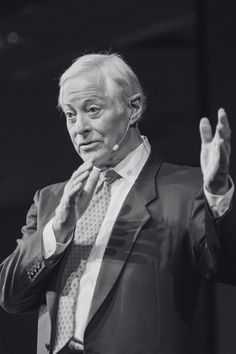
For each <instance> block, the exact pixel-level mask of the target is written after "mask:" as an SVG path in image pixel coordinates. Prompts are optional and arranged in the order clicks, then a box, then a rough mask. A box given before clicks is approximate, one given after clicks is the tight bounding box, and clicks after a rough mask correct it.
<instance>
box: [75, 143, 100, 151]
mask: <svg viewBox="0 0 236 354" xmlns="http://www.w3.org/2000/svg"><path fill="white" fill-rule="evenodd" d="M98 144H99V141H88V142H84V143H81V144H79V149H82V150H89V149H93V148H94V147H96V146H97V145H98Z"/></svg>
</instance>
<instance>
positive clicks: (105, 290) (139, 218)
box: [87, 152, 161, 325]
mask: <svg viewBox="0 0 236 354" xmlns="http://www.w3.org/2000/svg"><path fill="white" fill-rule="evenodd" d="M160 166H161V159H160V158H159V157H158V155H157V154H156V153H155V152H151V154H150V157H149V159H148V161H147V162H146V164H145V166H144V168H143V170H142V171H141V173H140V175H139V177H138V179H137V181H136V182H135V184H134V186H133V187H132V188H131V190H130V192H129V194H128V196H127V197H126V199H125V202H124V204H123V206H122V208H121V211H120V213H119V215H118V218H117V220H116V222H115V224H114V227H113V230H112V233H111V236H110V239H109V242H108V245H107V248H106V251H105V254H104V257H103V261H102V265H101V269H100V272H99V276H98V280H97V284H96V288H95V292H94V296H93V301H92V304H91V308H90V312H89V316H88V320H87V325H88V324H89V322H90V321H91V320H92V318H93V317H94V315H95V314H96V312H97V311H98V309H99V308H100V307H101V305H102V304H103V302H104V301H105V299H106V298H107V296H108V295H109V293H110V291H111V290H112V288H113V287H114V285H115V284H116V282H117V280H118V279H119V277H120V275H121V274H122V269H123V268H124V267H125V264H126V262H127V260H128V257H129V255H130V253H131V251H132V248H133V246H134V244H135V241H136V239H137V236H138V234H139V232H140V230H141V229H142V228H143V227H144V225H145V224H146V223H147V222H148V220H149V219H150V213H149V211H148V205H149V204H150V203H151V202H152V201H153V200H156V199H157V191H156V176H157V174H158V171H159V168H160Z"/></svg>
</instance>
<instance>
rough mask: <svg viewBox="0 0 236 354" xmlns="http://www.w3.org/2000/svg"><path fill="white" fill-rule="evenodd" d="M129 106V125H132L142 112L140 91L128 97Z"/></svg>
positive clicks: (136, 121)
mask: <svg viewBox="0 0 236 354" xmlns="http://www.w3.org/2000/svg"><path fill="white" fill-rule="evenodd" d="M129 106H130V109H131V115H130V123H129V125H130V126H134V125H136V124H137V123H138V121H139V120H140V117H141V114H142V100H141V95H140V93H136V94H135V95H133V96H131V97H130V98H129Z"/></svg>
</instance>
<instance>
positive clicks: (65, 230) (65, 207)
mask: <svg viewBox="0 0 236 354" xmlns="http://www.w3.org/2000/svg"><path fill="white" fill-rule="evenodd" d="M99 175H100V171H99V169H97V168H93V163H92V161H87V162H85V163H83V164H82V165H81V166H80V167H79V168H78V169H77V170H76V171H75V172H74V173H73V174H72V176H71V178H70V180H69V181H68V182H67V184H66V186H65V188H64V192H63V195H62V198H61V200H60V203H59V205H58V207H57V208H56V213H55V217H54V220H53V230H54V233H55V236H56V239H57V242H61V243H65V242H66V241H67V238H69V237H70V236H71V232H72V231H73V229H74V227H75V225H76V223H77V220H78V219H79V218H80V217H81V216H82V215H83V213H84V212H85V210H86V209H87V207H88V205H89V202H90V200H91V198H92V196H93V193H94V190H95V188H96V185H97V182H98V179H99Z"/></svg>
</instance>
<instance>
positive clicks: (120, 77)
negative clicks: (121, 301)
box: [58, 53, 146, 113]
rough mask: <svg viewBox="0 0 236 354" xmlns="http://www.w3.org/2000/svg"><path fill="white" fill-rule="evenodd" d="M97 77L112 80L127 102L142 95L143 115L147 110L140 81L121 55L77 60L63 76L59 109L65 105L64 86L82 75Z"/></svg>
mask: <svg viewBox="0 0 236 354" xmlns="http://www.w3.org/2000/svg"><path fill="white" fill-rule="evenodd" d="M84 73H88V74H92V75H95V76H96V77H97V78H98V80H101V79H107V78H108V79H110V80H111V81H113V82H114V83H115V84H116V88H118V90H119V93H120V94H121V97H122V98H123V99H124V100H127V99H128V98H130V97H131V96H133V95H135V94H140V97H141V104H142V113H143V112H144V110H145V103H146V97H145V95H144V92H143V88H142V86H141V84H140V81H139V79H138V77H137V75H136V74H135V73H134V71H133V70H132V69H131V67H130V66H129V65H128V64H126V63H125V61H124V60H123V59H122V57H121V56H120V55H119V54H115V53H112V54H86V55H83V56H81V57H79V58H77V59H76V60H75V61H74V62H73V64H72V65H71V66H70V67H69V68H68V69H67V70H66V71H65V72H64V73H63V74H62V76H61V78H60V82H59V86H60V92H59V98H58V104H59V107H61V106H62V104H63V95H62V92H63V86H64V84H65V82H66V81H67V80H68V79H70V78H72V77H75V76H78V75H80V74H84Z"/></svg>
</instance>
